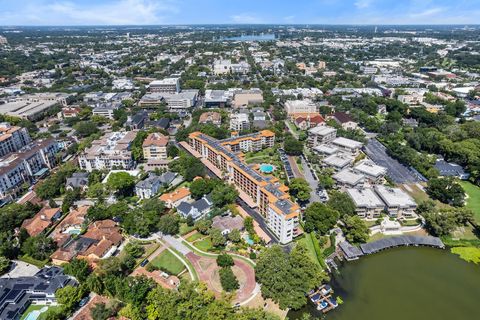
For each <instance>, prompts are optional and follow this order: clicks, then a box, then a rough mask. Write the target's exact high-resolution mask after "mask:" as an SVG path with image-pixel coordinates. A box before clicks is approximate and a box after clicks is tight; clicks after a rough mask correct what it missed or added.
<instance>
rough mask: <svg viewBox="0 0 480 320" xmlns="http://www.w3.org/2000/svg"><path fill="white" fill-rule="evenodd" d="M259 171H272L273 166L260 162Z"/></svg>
mask: <svg viewBox="0 0 480 320" xmlns="http://www.w3.org/2000/svg"><path fill="white" fill-rule="evenodd" d="M260 171H262V172H263V173H272V172H273V166H272V165H271V164H262V165H260Z"/></svg>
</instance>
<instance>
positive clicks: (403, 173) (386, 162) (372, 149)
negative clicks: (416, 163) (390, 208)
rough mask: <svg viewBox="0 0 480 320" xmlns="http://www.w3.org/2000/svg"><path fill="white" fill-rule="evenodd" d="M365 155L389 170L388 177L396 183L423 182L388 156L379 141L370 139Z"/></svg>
mask: <svg viewBox="0 0 480 320" xmlns="http://www.w3.org/2000/svg"><path fill="white" fill-rule="evenodd" d="M365 153H366V154H367V156H368V157H369V158H370V159H372V161H373V162H375V163H376V164H378V165H380V166H382V167H385V168H387V175H388V176H389V177H390V179H392V181H393V182H395V183H416V182H420V181H421V180H420V179H419V178H418V177H417V176H415V175H414V174H413V172H412V171H411V170H410V169H409V168H408V167H406V166H405V165H403V164H401V163H400V162H398V160H396V159H394V158H392V157H390V156H389V155H388V154H387V149H386V148H385V146H384V145H383V144H381V143H380V142H379V141H378V140H377V139H370V140H369V141H368V144H367V145H366V146H365Z"/></svg>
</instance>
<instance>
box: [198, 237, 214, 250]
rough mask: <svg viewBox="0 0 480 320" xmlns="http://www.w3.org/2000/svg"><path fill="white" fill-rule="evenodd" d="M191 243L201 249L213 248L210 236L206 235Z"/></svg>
mask: <svg viewBox="0 0 480 320" xmlns="http://www.w3.org/2000/svg"><path fill="white" fill-rule="evenodd" d="M193 245H194V246H195V247H197V248H198V249H200V250H202V251H208V250H210V249H212V248H213V245H212V240H211V239H210V237H206V238H205V239H202V240H200V241H197V242H195V243H194V244H193Z"/></svg>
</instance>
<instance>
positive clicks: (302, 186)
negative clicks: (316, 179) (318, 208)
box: [288, 178, 312, 201]
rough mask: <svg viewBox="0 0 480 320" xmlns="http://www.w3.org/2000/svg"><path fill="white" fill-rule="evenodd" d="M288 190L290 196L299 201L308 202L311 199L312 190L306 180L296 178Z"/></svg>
mask: <svg viewBox="0 0 480 320" xmlns="http://www.w3.org/2000/svg"><path fill="white" fill-rule="evenodd" d="M288 188H289V189H290V190H289V192H290V194H291V195H292V196H293V197H295V198H296V199H297V200H299V201H307V200H308V199H310V192H312V189H311V188H310V185H309V184H308V182H307V181H306V180H305V179H302V178H294V179H292V180H291V181H290V183H289V185H288Z"/></svg>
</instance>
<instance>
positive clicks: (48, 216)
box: [22, 207, 62, 237]
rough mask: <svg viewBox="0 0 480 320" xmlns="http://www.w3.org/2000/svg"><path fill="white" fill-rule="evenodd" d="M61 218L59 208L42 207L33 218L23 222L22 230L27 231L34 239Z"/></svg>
mask: <svg viewBox="0 0 480 320" xmlns="http://www.w3.org/2000/svg"><path fill="white" fill-rule="evenodd" d="M61 216H62V211H61V210H60V208H47V207H43V208H42V209H41V210H40V211H39V212H38V213H37V214H35V215H34V216H33V218H31V219H26V220H24V221H23V223H22V228H24V229H25V230H27V232H28V234H29V235H30V236H32V237H35V236H38V235H39V234H40V233H42V232H43V231H45V229H47V228H48V227H50V226H51V225H52V224H53V222H54V221H56V220H58V219H59V218H60V217H61Z"/></svg>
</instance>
